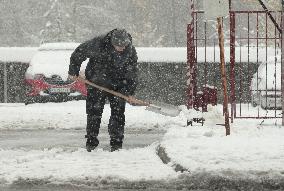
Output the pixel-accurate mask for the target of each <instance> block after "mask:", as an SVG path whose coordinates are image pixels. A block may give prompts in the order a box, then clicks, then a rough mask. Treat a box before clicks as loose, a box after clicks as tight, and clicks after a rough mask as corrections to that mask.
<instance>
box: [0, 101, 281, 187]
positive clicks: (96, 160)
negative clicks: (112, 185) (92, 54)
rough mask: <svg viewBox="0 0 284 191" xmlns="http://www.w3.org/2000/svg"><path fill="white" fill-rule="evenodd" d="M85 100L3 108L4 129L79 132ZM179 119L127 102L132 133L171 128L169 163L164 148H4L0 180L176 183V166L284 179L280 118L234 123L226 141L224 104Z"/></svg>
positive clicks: (0, 119)
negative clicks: (188, 122) (199, 119)
mask: <svg viewBox="0 0 284 191" xmlns="http://www.w3.org/2000/svg"><path fill="white" fill-rule="evenodd" d="M84 104H85V103H84V101H75V102H67V103H46V104H32V105H27V106H25V105H23V104H1V105H0V112H1V116H0V123H1V125H0V131H1V129H24V128H29V129H44V128H48V129H58V128H62V129H76V128H80V129H82V128H85V125H86V124H85V123H86V122H85V121H86V118H85V117H86V116H85V105H84ZM181 108H182V109H183V110H182V112H181V114H180V115H179V116H178V117H173V118H171V117H166V116H162V115H159V114H155V113H152V112H149V111H146V110H145V108H144V107H133V106H129V105H127V109H126V128H146V129H147V128H149V129H150V128H161V129H164V130H167V133H166V135H165V136H164V138H163V140H162V142H161V146H162V147H164V148H165V151H166V153H167V155H168V156H169V157H170V158H171V160H172V161H171V162H170V163H169V164H164V163H162V161H161V159H160V158H159V157H158V156H157V154H156V147H157V146H158V143H153V144H152V145H150V146H148V147H144V148H134V149H122V150H121V151H119V152H113V153H110V152H108V151H104V150H102V149H98V150H97V151H96V152H92V153H88V152H86V151H85V149H82V148H78V149H75V150H74V149H73V150H68V149H66V150H65V149H63V148H60V147H59V148H58V147H56V148H49V149H48V148H46V149H43V150H42V149H39V150H24V149H5V148H0V182H2V183H11V182H13V181H17V180H19V179H42V180H47V181H51V182H70V181H73V180H82V181H88V180H94V179H110V180H114V181H115V180H130V181H132V180H161V179H167V180H169V179H173V178H177V177H178V176H179V175H180V173H178V172H175V171H174V169H173V167H172V164H179V165H181V166H183V167H185V168H187V169H188V170H189V171H190V173H202V172H209V173H215V174H218V175H221V176H228V173H229V174H231V175H233V174H234V175H236V174H238V175H237V176H238V177H242V175H246V176H249V177H256V178H257V177H258V175H259V174H264V175H267V176H269V177H272V178H273V177H282V178H283V176H284V165H283V164H284V152H283V151H284V141H283V137H284V129H283V127H282V126H280V125H279V123H280V122H279V120H278V121H277V120H275V119H273V120H265V122H264V123H260V122H261V121H262V120H235V122H234V123H233V124H232V126H231V135H230V136H225V129H224V127H223V126H217V125H216V124H219V123H223V120H224V119H223V115H222V112H221V111H222V107H221V106H219V107H209V112H208V113H197V112H193V111H187V110H186V108H185V107H181ZM109 113H110V109H109V107H106V108H105V113H104V115H103V119H102V123H103V125H106V124H107V123H108V117H109ZM193 116H195V117H196V116H203V117H204V118H205V119H206V121H205V125H204V126H201V125H200V124H194V126H188V127H186V120H187V119H189V118H191V117H193ZM277 124H278V125H277Z"/></svg>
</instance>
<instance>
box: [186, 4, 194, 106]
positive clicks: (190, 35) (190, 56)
mask: <svg viewBox="0 0 284 191" xmlns="http://www.w3.org/2000/svg"><path fill="white" fill-rule="evenodd" d="M190 10H191V14H190V15H191V17H190V21H189V24H188V26H187V67H188V71H187V78H188V79H187V86H188V89H187V109H192V108H193V100H194V65H195V46H194V0H190Z"/></svg>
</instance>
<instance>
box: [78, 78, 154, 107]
mask: <svg viewBox="0 0 284 191" xmlns="http://www.w3.org/2000/svg"><path fill="white" fill-rule="evenodd" d="M77 79H78V80H79V81H81V82H84V83H85V84H88V85H90V86H93V87H95V88H98V89H100V90H103V91H105V92H108V93H110V94H112V95H115V96H117V97H120V98H122V99H124V100H126V101H127V102H130V103H133V102H134V104H137V105H144V106H149V105H150V104H149V103H148V102H145V101H143V100H139V99H137V98H135V97H133V96H131V98H130V97H129V96H126V95H123V94H122V93H119V92H116V91H113V90H110V89H108V88H105V87H103V86H99V85H97V84H94V83H93V82H90V81H89V80H86V79H84V78H83V77H81V76H78V78H77Z"/></svg>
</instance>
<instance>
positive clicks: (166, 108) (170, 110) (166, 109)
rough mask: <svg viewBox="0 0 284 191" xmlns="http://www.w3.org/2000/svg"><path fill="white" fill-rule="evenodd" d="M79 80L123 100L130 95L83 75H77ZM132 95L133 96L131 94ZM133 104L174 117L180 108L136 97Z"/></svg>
mask: <svg viewBox="0 0 284 191" xmlns="http://www.w3.org/2000/svg"><path fill="white" fill-rule="evenodd" d="M77 79H78V80H79V81H81V82H84V83H85V84H88V85H90V86H93V87H95V88H98V89H100V90H103V91H105V92H108V93H110V94H112V95H115V96H117V97H120V98H122V99H124V100H126V101H127V102H129V101H130V97H128V96H126V95H123V94H121V93H119V92H116V91H113V90H110V89H108V88H105V87H102V86H99V85H97V84H94V83H92V82H90V81H88V80H86V79H84V78H83V77H81V76H78V78H77ZM132 97H133V96H132ZM131 100H132V102H133V99H131ZM133 105H139V106H146V110H148V111H152V112H155V113H159V114H162V115H165V116H171V117H176V116H178V115H179V113H180V111H181V109H180V108H178V107H177V106H174V105H170V104H166V103H161V102H155V103H150V102H146V101H143V100H139V99H137V98H134V103H133Z"/></svg>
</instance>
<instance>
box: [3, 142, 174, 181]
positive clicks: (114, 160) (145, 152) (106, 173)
mask: <svg viewBox="0 0 284 191" xmlns="http://www.w3.org/2000/svg"><path fill="white" fill-rule="evenodd" d="M176 175H177V173H176V172H175V171H174V170H173V169H172V168H171V167H170V166H167V165H164V164H163V163H161V160H160V158H159V157H158V156H157V155H156V154H155V146H154V145H152V146H149V147H145V148H137V149H131V150H125V149H124V150H121V151H119V152H108V151H103V150H102V149H98V150H97V151H95V152H91V153H88V152H86V150H85V149H78V150H76V151H72V152H71V151H65V150H62V149H60V148H54V149H50V150H47V149H46V150H31V151H23V150H4V149H1V150H0V180H2V183H12V182H13V181H17V180H18V179H19V178H21V179H30V180H37V179H39V180H45V181H48V182H65V183H66V182H72V181H74V180H76V181H82V182H84V181H87V180H96V179H108V180H112V181H116V180H123V179H125V180H130V181H135V180H141V179H143V180H157V179H158V180H160V179H168V178H174V177H176Z"/></svg>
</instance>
